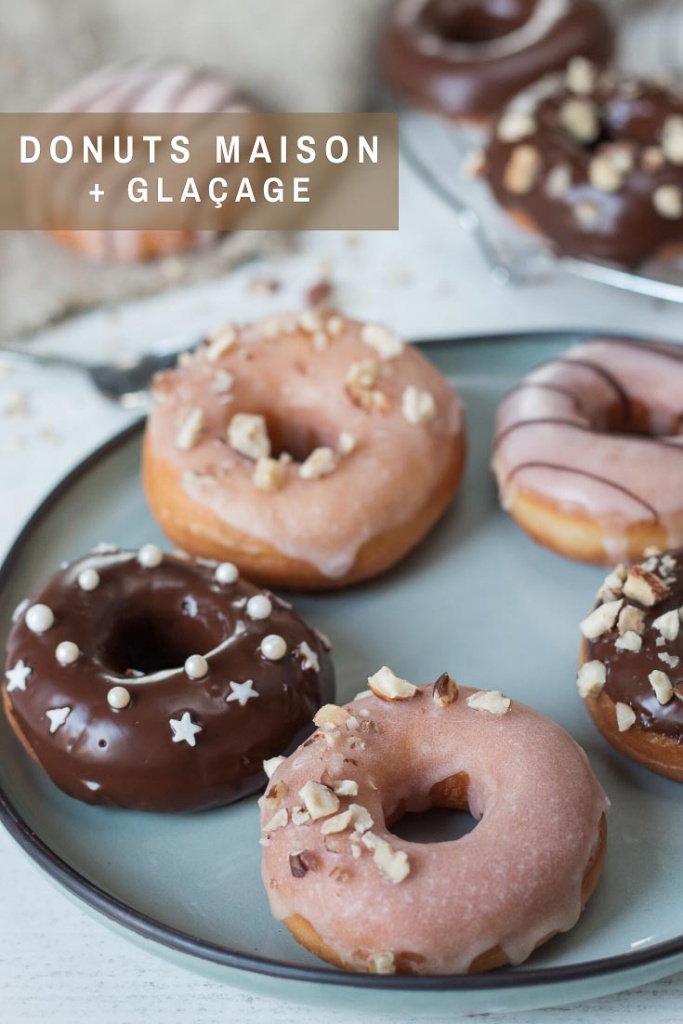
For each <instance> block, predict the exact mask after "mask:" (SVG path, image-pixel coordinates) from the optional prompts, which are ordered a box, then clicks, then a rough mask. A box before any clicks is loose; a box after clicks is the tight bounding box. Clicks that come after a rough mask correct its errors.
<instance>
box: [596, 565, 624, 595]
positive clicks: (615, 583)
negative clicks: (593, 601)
mask: <svg viewBox="0 0 683 1024" xmlns="http://www.w3.org/2000/svg"><path fill="white" fill-rule="evenodd" d="M625 579H626V567H625V566H623V565H617V566H616V568H614V569H612V571H611V572H610V573H608V574H607V576H605V578H604V580H603V581H602V584H601V586H600V589H599V590H598V592H597V594H596V595H595V596H596V598H597V599H598V601H614V600H615V598H617V597H619V596H620V595H621V591H622V588H623V586H624V580H625Z"/></svg>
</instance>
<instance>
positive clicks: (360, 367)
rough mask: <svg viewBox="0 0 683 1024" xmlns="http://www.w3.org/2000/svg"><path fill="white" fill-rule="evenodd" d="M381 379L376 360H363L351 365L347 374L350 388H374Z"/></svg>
mask: <svg viewBox="0 0 683 1024" xmlns="http://www.w3.org/2000/svg"><path fill="white" fill-rule="evenodd" d="M378 378H379V363H378V362H377V361H376V360H375V359H362V360H361V361H360V362H357V363H351V365H350V366H349V369H348V371H347V374H346V386H347V387H348V388H373V387H374V386H375V384H376V383H377V380H378Z"/></svg>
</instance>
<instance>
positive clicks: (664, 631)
mask: <svg viewBox="0 0 683 1024" xmlns="http://www.w3.org/2000/svg"><path fill="white" fill-rule="evenodd" d="M652 625H653V627H654V628H655V629H657V630H659V632H660V633H661V635H662V636H663V637H664V639H665V640H668V641H669V642H670V643H671V641H673V640H675V639H676V637H677V636H678V631H679V629H680V627H681V620H680V617H679V614H678V611H677V610H676V609H675V608H674V609H673V610H672V611H670V612H664V614H663V615H660V616H659V618H657V619H655V620H654V622H653V623H652Z"/></svg>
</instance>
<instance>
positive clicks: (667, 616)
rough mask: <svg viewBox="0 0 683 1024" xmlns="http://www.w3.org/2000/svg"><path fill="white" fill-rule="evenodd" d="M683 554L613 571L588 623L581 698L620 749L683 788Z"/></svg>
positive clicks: (651, 558) (654, 557)
mask: <svg viewBox="0 0 683 1024" xmlns="http://www.w3.org/2000/svg"><path fill="white" fill-rule="evenodd" d="M682 606H683V549H682V548H678V549H677V550H675V551H669V552H666V553H661V552H660V553H658V554H651V555H650V556H649V557H648V558H646V559H644V560H643V561H642V562H639V563H636V564H635V565H633V566H631V567H630V568H626V567H625V566H623V565H618V566H617V567H616V569H613V570H612V571H611V572H610V573H609V575H608V576H607V578H606V579H605V581H604V583H603V584H602V586H601V588H600V590H599V591H598V595H597V603H596V605H595V607H594V609H593V611H592V612H591V613H590V614H589V615H588V616H587V617H586V618H585V619H584V620H583V622H582V623H581V633H582V643H581V655H580V664H579V674H578V677H577V687H578V690H579V694H580V696H581V697H582V698H583V699H584V701H585V703H586V707H587V708H588V711H589V713H590V715H591V717H592V718H593V721H594V722H595V724H596V726H597V727H598V729H599V730H600V732H601V733H602V735H603V736H604V737H605V739H606V740H607V741H608V743H611V744H612V746H613V747H615V748H616V749H617V750H619V751H621V753H622V754H625V755H626V756H627V757H630V758H632V759H633V760H634V761H636V762H638V764H641V765H643V766H644V767H645V768H649V769H650V770H651V771H653V772H657V773H658V774H659V775H665V776H667V778H670V779H675V780H676V781H678V782H683V746H682V745H681V741H682V740H683V662H682V661H681V656H682V655H683V632H681V614H683V608H682Z"/></svg>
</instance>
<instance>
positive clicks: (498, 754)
mask: <svg viewBox="0 0 683 1024" xmlns="http://www.w3.org/2000/svg"><path fill="white" fill-rule="evenodd" d="M369 682H370V687H371V690H370V692H368V693H367V695H363V694H360V695H359V696H358V697H357V698H356V699H355V700H354V701H353V702H352V703H351V704H348V705H346V706H345V707H344V708H340V707H336V706H334V705H333V706H328V707H323V708H321V710H320V712H319V713H318V714H317V715H316V717H315V722H316V724H317V725H318V727H319V731H318V732H316V733H315V734H314V735H313V736H312V737H311V738H310V739H309V740H307V741H306V742H305V743H304V745H303V746H302V747H300V748H299V749H298V750H297V751H295V752H294V753H293V754H292V755H291V756H290V757H289V758H287V759H286V760H283V761H282V763H279V764H278V763H277V762H274V763H273V765H274V766H276V767H275V772H274V774H273V775H272V778H271V782H270V785H269V787H268V789H267V790H266V793H265V796H264V797H262V798H261V807H262V818H261V822H262V845H263V868H262V874H263V882H264V886H265V889H266V892H267V894H268V899H269V901H270V907H271V911H272V913H273V915H274V916H275V917H276V918H277V920H279V921H282V922H283V923H284V924H285V925H286V926H287V928H288V929H289V930H290V932H291V933H292V934H293V936H294V937H295V938H296V939H297V940H298V941H299V942H301V943H302V944H303V945H304V946H306V947H307V948H308V949H310V950H311V951H312V952H313V953H315V954H316V955H317V956H319V957H321V958H322V959H324V960H327V961H329V962H330V963H333V964H335V965H336V966H338V967H343V968H345V969H347V970H353V971H363V972H371V973H386V974H393V973H396V972H398V973H407V974H408V973H409V974H465V973H468V972H469V973H474V972H478V971H484V970H490V969H492V968H495V967H500V966H502V965H503V964H508V963H513V964H519V963H521V962H522V961H523V960H525V959H526V958H527V957H528V956H530V954H531V953H532V952H533V950H534V949H535V948H536V947H537V946H539V945H540V944H541V943H543V942H545V941H546V940H548V939H549V938H551V936H553V935H555V934H556V933H558V932H564V931H567V930H568V929H570V928H572V927H573V926H574V925H575V924H576V922H577V921H578V919H579V915H580V913H581V910H582V908H583V907H584V906H585V904H586V902H587V901H588V899H589V898H590V896H591V894H592V892H593V890H594V889H595V886H596V885H597V882H598V878H599V875H600V871H601V868H602V862H603V858H604V853H605V839H606V827H605V812H606V809H607V799H606V797H605V794H604V793H603V791H602V788H601V787H600V785H599V783H598V782H597V780H596V779H595V776H594V775H593V773H592V771H591V769H590V766H589V764H588V761H587V758H586V755H585V754H584V752H583V751H582V750H581V748H580V747H579V746H578V745H577V744H576V743H575V742H574V740H573V739H572V738H571V737H570V736H569V735H568V734H567V733H566V732H565V731H564V729H562V728H561V727H560V726H559V725H557V724H556V723H555V722H552V721H551V720H550V719H548V718H545V717H543V716H542V715H539V714H538V713H537V712H535V711H532V709H531V708H528V707H525V706H524V705H523V704H520V703H518V702H517V701H510V699H509V698H507V697H504V696H503V695H502V694H501V693H500V692H498V691H479V692H476V691H474V690H470V689H460V690H459V691H458V689H457V686H456V685H455V683H454V681H453V680H452V679H450V678H449V677H448V676H447V675H444V676H442V677H440V679H439V680H437V683H436V684H435V685H434V687H432V686H425V687H416V686H413V685H412V684H410V683H408V682H406V681H405V680H400V679H397V677H396V676H394V674H393V673H392V672H391V671H390V670H389V669H388V668H383V669H381V670H380V672H378V673H377V674H376V675H375V676H373V677H372V678H371V679H370V681H369ZM434 806H437V807H450V808H453V809H458V810H469V811H470V813H471V814H472V816H473V817H474V818H476V819H477V821H478V824H477V825H476V827H475V828H474V830H473V831H472V832H470V833H469V834H468V835H466V836H463V837H462V838H460V839H456V840H455V841H452V842H440V843H411V842H407V841H406V840H403V839H399V838H398V837H397V836H395V835H394V834H393V833H392V832H391V826H392V824H393V823H394V822H396V821H397V820H398V819H400V818H401V816H402V815H403V814H404V813H406V812H419V811H424V810H427V809H428V808H430V807H434Z"/></svg>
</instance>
